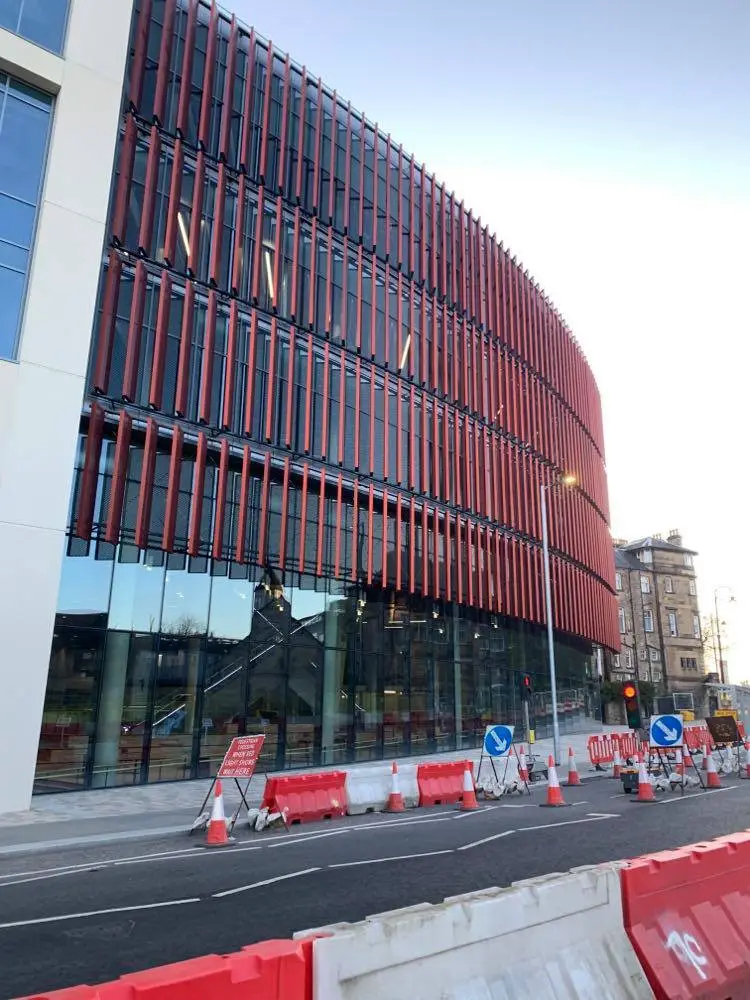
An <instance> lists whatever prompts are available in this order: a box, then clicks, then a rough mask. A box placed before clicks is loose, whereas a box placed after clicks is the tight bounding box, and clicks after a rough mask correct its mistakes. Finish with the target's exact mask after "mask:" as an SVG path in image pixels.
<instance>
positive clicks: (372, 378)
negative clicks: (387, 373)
mask: <svg viewBox="0 0 750 1000" xmlns="http://www.w3.org/2000/svg"><path fill="white" fill-rule="evenodd" d="M376 402H377V399H376V395H375V369H374V368H371V369H370V475H371V476H373V475H374V474H375V406H376Z"/></svg>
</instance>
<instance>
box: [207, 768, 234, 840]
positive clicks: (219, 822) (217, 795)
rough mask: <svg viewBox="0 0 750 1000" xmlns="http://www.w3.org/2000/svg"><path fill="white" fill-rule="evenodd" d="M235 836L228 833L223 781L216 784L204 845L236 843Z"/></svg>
mask: <svg viewBox="0 0 750 1000" xmlns="http://www.w3.org/2000/svg"><path fill="white" fill-rule="evenodd" d="M234 843H235V840H234V837H230V836H229V835H228V834H227V820H226V816H225V815H224V795H223V793H222V790H221V782H220V781H217V782H216V784H215V785H214V804H213V808H212V810H211V819H210V820H209V821H208V829H207V832H206V843H205V844H204V845H203V846H204V847H229V845H230V844H234Z"/></svg>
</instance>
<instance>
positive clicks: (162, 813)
mask: <svg viewBox="0 0 750 1000" xmlns="http://www.w3.org/2000/svg"><path fill="white" fill-rule="evenodd" d="M618 730H619V731H621V730H622V726H619V727H617V726H601V725H600V726H598V727H597V728H596V729H593V730H591V731H589V732H586V733H575V734H570V735H568V734H564V735H563V736H562V737H561V746H562V747H563V749H564V753H563V756H565V754H566V753H567V749H568V746H572V747H573V750H574V752H575V754H576V759H577V761H578V766H579V768H580V769H582V770H583V769H584V768H588V767H589V763H588V753H587V750H586V747H587V741H588V737H589V736H590V735H592V734H596V735H599V734H600V733H602V732H608V731H618ZM551 752H552V741H551V740H540V741H538V742H537V743H536V744H535V745H534V753H536V754H539V755H541V756H542V757H543V758H544V759H545V760H546V757H547V755H548V754H550V753H551ZM479 755H480V751H479V750H461V751H456V752H451V753H441V754H435V755H432V756H422V757H410V758H399V761H398V763H399V765H406V764H416V763H423V762H425V761H427V760H466V759H468V760H472V761H474V762H475V763H476V762H478V760H479ZM376 763H378V762H374V761H368V762H367V763H363V764H347V765H346V767H347V769H349V768H357V767H372V766H373V765H374V764H376ZM340 766H341V765H339V767H340ZM315 770H316V771H319V770H323V771H325V770H335V768H316V769H315ZM282 773H284V774H295V773H304V772H295V771H284V772H282ZM562 776H563V775H561V777H562ZM265 780H266V775H265V774H258V775H255V777H254V778H253V779H252V781H251V783H250V789H249V793H248V801H249V802H250V804H251V805H256V806H257V805H259V804H260V801H261V798H262V796H263V788H264V786H265ZM210 787H211V782H210V780H201V781H178V782H169V783H161V784H154V785H138V786H128V787H122V788H107V789H91V790H89V791H85V792H64V793H59V794H54V795H37V796H35V797H34V799H33V802H32V808H31V809H30V810H27V811H25V812H14V813H4V814H3V813H0V857H3V856H7V855H14V854H26V853H29V852H34V851H42V852H46V851H53V850H57V849H58V848H63V847H80V846H86V845H89V844H92V845H93V844H99V843H119V842H126V841H135V840H140V839H142V838H144V837H150V838H159V837H167V836H170V835H173V834H178V833H181V832H184V831H185V830H187V829H189V828H190V825H191V823H192V821H193V820H194V819H195V817H196V816H197V814H198V811H199V808H200V805H201V803H202V802H203V800H204V799H205V797H206V794H207V793H208V790H209V788H210ZM224 798H225V806H226V809H227V812H228V813H230V814H231V813H232V812H233V811H234V809H235V808H236V807H237V806H238V805H239V803H240V798H239V794H238V792H237V790H236V788H235V786H234V783H233V782H224Z"/></svg>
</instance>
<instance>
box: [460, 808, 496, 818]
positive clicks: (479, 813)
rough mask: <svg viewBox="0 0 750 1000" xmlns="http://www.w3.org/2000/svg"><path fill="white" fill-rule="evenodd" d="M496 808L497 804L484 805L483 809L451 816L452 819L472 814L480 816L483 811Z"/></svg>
mask: <svg viewBox="0 0 750 1000" xmlns="http://www.w3.org/2000/svg"><path fill="white" fill-rule="evenodd" d="M494 808H495V806H484V807H483V808H482V809H474V810H472V811H471V812H460V813H457V814H456V815H455V816H451V819H468V818H469V817H470V816H480V815H481V814H482V813H486V812H489V811H490V810H491V809H494Z"/></svg>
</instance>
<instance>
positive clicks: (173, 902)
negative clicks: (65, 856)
mask: <svg viewBox="0 0 750 1000" xmlns="http://www.w3.org/2000/svg"><path fill="white" fill-rule="evenodd" d="M187 903H200V899H199V898H198V897H197V896H195V897H194V898H192V899H170V900H168V901H167V902H166V903H142V904H141V905H140V906H118V907H116V908H114V909H110V910H89V911H87V912H85V913H63V914H61V915H60V916H58V917H36V918H35V919H34V920H14V921H13V922H12V923H9V924H0V931H5V930H10V929H11V928H13V927H31V926H33V925H34V924H54V923H57V922H58V921H61V920H83V919H85V918H86V917H105V916H109V915H110V914H113V913H134V912H136V911H137V910H158V909H160V908H164V907H167V906H185V905H186V904H187Z"/></svg>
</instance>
